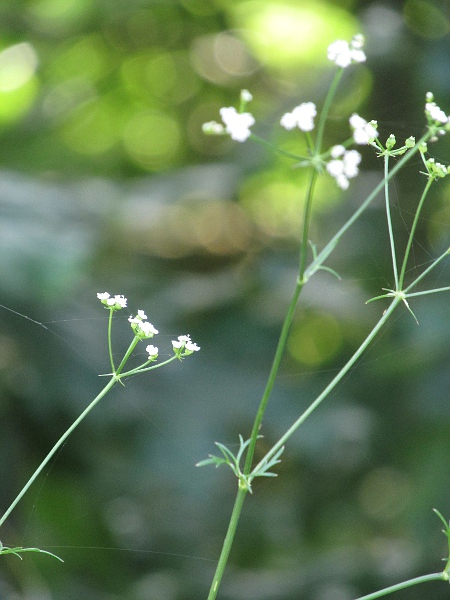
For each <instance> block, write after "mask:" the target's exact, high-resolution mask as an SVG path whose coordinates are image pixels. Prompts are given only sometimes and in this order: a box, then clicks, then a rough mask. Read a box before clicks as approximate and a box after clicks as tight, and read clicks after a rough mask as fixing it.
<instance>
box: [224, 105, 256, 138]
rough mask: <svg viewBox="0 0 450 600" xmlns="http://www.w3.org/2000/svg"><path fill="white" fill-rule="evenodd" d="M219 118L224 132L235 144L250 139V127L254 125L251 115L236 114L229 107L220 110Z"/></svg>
mask: <svg viewBox="0 0 450 600" xmlns="http://www.w3.org/2000/svg"><path fill="white" fill-rule="evenodd" d="M219 112H220V116H221V117H222V121H223V122H224V123H225V130H226V132H227V133H229V134H230V136H231V139H233V140H235V141H237V142H245V140H246V139H247V138H248V137H250V135H251V131H250V127H251V126H252V125H253V124H254V123H255V119H254V117H253V115H251V114H250V113H238V112H237V110H236V109H235V108H234V107H232V106H230V107H228V108H221V109H220V111H219Z"/></svg>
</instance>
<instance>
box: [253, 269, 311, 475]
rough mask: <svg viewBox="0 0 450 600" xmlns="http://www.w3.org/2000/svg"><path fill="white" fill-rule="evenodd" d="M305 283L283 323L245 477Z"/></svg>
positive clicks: (259, 412)
mask: <svg viewBox="0 0 450 600" xmlns="http://www.w3.org/2000/svg"><path fill="white" fill-rule="evenodd" d="M302 287H303V283H302V282H300V281H297V284H296V286H295V289H294V293H293V295H292V299H291V302H290V304H289V308H288V310H287V313H286V317H285V319H284V322H283V327H282V328H281V333H280V338H279V340H278V344H277V348H276V351H275V356H274V358H273V362H272V367H271V369H270V373H269V377H268V379H267V383H266V387H265V389H264V393H263V395H262V398H261V402H260V404H259V407H258V412H257V413H256V417H255V421H254V423H253V428H252V433H251V436H250V444H249V446H248V450H247V453H246V456H245V465H244V475H248V474H249V473H250V471H251V468H252V461H253V456H254V454H255V447H256V442H257V440H258V434H259V431H260V428H261V424H262V420H263V417H264V413H265V410H266V407H267V402H268V401H269V398H270V395H271V393H272V389H273V386H274V383H275V379H276V376H277V373H278V369H279V367H280V363H281V359H282V357H283V352H284V347H285V345H286V341H287V338H288V335H289V330H290V327H291V324H292V320H293V318H294V314H295V309H296V307H297V302H298V298H299V296H300V292H301V291H302Z"/></svg>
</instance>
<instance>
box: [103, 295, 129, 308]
mask: <svg viewBox="0 0 450 600" xmlns="http://www.w3.org/2000/svg"><path fill="white" fill-rule="evenodd" d="M97 298H98V299H99V300H100V301H101V303H102V304H104V305H105V307H106V308H109V309H113V310H120V309H121V308H125V307H126V305H127V299H126V298H124V296H122V295H116V296H114V297H113V298H111V296H110V294H108V292H99V293H98V294H97Z"/></svg>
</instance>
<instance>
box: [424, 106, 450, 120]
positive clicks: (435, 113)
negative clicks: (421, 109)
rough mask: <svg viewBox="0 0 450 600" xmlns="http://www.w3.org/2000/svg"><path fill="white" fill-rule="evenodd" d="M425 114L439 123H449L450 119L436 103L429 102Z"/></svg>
mask: <svg viewBox="0 0 450 600" xmlns="http://www.w3.org/2000/svg"><path fill="white" fill-rule="evenodd" d="M425 112H426V113H427V114H428V115H429V116H430V119H432V120H433V121H438V122H439V123H447V121H448V119H449V118H448V117H447V115H446V114H445V112H444V111H443V110H441V109H440V108H439V106H437V104H436V102H427V103H426V104H425Z"/></svg>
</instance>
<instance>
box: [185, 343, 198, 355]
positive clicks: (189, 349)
mask: <svg viewBox="0 0 450 600" xmlns="http://www.w3.org/2000/svg"><path fill="white" fill-rule="evenodd" d="M185 350H186V351H187V352H190V353H191V352H197V351H198V350H200V346H197V344H195V343H194V342H186V346H185Z"/></svg>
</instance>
